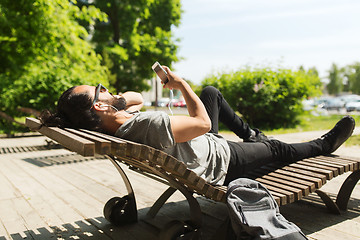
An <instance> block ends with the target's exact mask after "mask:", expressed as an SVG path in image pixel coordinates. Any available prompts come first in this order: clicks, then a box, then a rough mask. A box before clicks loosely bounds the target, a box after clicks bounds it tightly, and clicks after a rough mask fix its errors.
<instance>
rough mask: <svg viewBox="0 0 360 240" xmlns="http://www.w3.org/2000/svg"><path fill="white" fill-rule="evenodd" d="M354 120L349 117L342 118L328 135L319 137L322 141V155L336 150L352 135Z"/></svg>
mask: <svg viewBox="0 0 360 240" xmlns="http://www.w3.org/2000/svg"><path fill="white" fill-rule="evenodd" d="M354 128H355V120H354V118H352V117H350V116H345V117H343V118H342V119H341V120H340V121H338V122H337V123H336V125H335V127H333V129H331V130H330V131H329V132H328V133H326V134H324V135H322V136H321V139H322V140H323V141H324V153H325V154H329V153H332V152H334V151H335V150H336V149H338V148H339V147H340V146H341V144H343V143H344V142H345V141H346V140H347V139H348V138H349V137H350V136H351V134H352V133H353V131H354Z"/></svg>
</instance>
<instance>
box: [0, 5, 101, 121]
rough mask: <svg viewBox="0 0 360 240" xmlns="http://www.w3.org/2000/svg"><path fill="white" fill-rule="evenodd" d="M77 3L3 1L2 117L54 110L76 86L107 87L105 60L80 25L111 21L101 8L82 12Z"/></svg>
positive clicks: (0, 56)
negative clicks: (26, 109) (24, 109)
mask: <svg viewBox="0 0 360 240" xmlns="http://www.w3.org/2000/svg"><path fill="white" fill-rule="evenodd" d="M74 3H75V2H69V1H63V0H19V1H12V0H2V1H1V3H0V102H1V104H0V111H2V112H6V113H7V114H9V115H11V116H19V115H20V113H19V112H18V111H17V109H18V107H20V106H21V107H29V108H33V109H38V110H41V109H44V108H53V107H54V105H55V103H56V101H57V99H58V98H59V95H60V93H61V92H63V91H64V90H65V89H67V88H69V87H70V86H73V85H79V84H96V83H98V82H103V83H104V84H106V83H107V73H106V68H105V67H103V66H101V57H100V56H99V55H98V54H96V52H95V51H94V50H93V47H92V46H91V45H90V44H89V43H88V41H86V40H85V39H86V38H87V37H88V33H87V31H86V29H84V28H83V27H82V26H80V25H79V24H78V22H77V21H76V20H77V19H81V20H82V21H90V22H91V21H94V19H99V20H106V18H105V15H104V14H102V13H101V11H99V10H98V9H96V8H95V7H89V8H84V9H80V8H78V7H77V6H76V5H75V4H74ZM1 124H4V122H0V127H1ZM3 127H4V126H3Z"/></svg>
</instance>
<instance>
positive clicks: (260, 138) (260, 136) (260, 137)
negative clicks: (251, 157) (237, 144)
mask: <svg viewBox="0 0 360 240" xmlns="http://www.w3.org/2000/svg"><path fill="white" fill-rule="evenodd" d="M253 131H254V132H255V134H254V135H253V134H251V135H250V137H248V138H246V139H244V142H264V141H267V140H269V139H268V137H267V136H265V134H264V133H263V132H261V131H260V130H259V129H257V128H254V129H253Z"/></svg>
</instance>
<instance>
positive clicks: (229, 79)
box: [202, 68, 321, 129]
mask: <svg viewBox="0 0 360 240" xmlns="http://www.w3.org/2000/svg"><path fill="white" fill-rule="evenodd" d="M202 85H203V87H204V86H206V85H212V86H215V87H217V88H218V89H220V91H221V92H222V93H223V95H224V97H225V98H226V99H227V101H228V103H229V104H230V105H231V107H232V108H233V109H236V110H237V111H239V113H240V114H242V116H243V117H244V118H245V120H246V121H247V122H248V123H249V124H250V125H252V126H256V127H259V128H261V129H273V128H281V127H293V126H295V125H296V124H297V123H298V122H299V118H298V116H299V115H300V114H301V113H303V107H302V100H303V99H305V98H308V97H310V96H315V95H318V94H320V87H321V82H320V78H319V77H318V76H317V75H316V74H314V72H313V71H305V70H304V69H303V70H301V69H300V70H298V71H291V70H289V69H271V68H256V69H252V68H244V69H240V70H238V71H235V72H230V73H219V74H217V75H213V76H209V77H207V78H206V79H205V80H204V81H203V82H202Z"/></svg>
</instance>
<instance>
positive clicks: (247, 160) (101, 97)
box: [41, 66, 355, 185]
mask: <svg viewBox="0 0 360 240" xmlns="http://www.w3.org/2000/svg"><path fill="white" fill-rule="evenodd" d="M164 69H165V70H166V72H167V76H168V80H169V81H167V83H166V84H164V87H165V88H169V89H178V90H180V91H181V93H182V95H183V96H184V98H185V101H186V105H187V109H188V112H189V116H168V115H167V114H166V113H164V112H161V111H159V112H139V110H140V109H141V107H142V105H143V99H142V96H141V95H140V94H139V93H135V92H126V93H124V94H123V95H120V96H118V95H112V94H111V93H109V92H108V91H107V89H106V88H105V87H104V86H102V85H101V84H99V85H98V86H97V87H94V86H87V85H81V86H75V87H72V88H70V89H68V90H67V91H65V92H64V93H63V94H62V96H61V97H60V99H59V101H58V106H57V112H56V113H50V112H49V111H45V112H43V114H42V116H41V121H42V123H43V124H44V125H46V126H57V127H71V128H85V129H89V130H96V131H103V132H106V133H108V134H112V135H115V136H118V137H121V138H123V139H127V140H130V141H134V142H138V143H142V144H146V145H149V146H151V147H154V148H157V149H159V150H162V151H164V152H166V153H168V154H170V155H173V156H174V157H176V158H177V159H179V160H181V161H183V162H184V163H185V164H186V165H187V167H188V168H189V169H191V170H193V171H194V172H195V173H196V174H198V175H199V176H201V177H203V178H204V179H205V180H206V181H208V182H209V183H211V184H216V185H227V184H228V183H229V182H230V181H232V180H234V179H236V178H239V177H242V176H243V175H244V174H245V173H247V172H249V171H250V170H252V169H255V168H258V167H261V166H263V165H265V164H268V163H270V162H273V161H279V160H280V161H286V162H295V161H298V160H301V159H304V158H308V157H314V156H318V155H324V154H329V153H332V152H333V151H335V150H336V149H337V148H339V147H340V145H341V144H343V143H344V142H345V141H346V140H347V139H348V138H349V137H350V136H351V134H352V132H353V129H354V127H355V121H354V119H353V118H352V117H350V116H346V117H344V118H342V119H341V120H340V121H339V122H338V123H337V124H336V125H335V127H334V128H333V129H331V130H330V131H329V132H328V133H326V134H325V135H323V136H321V137H320V138H318V139H315V140H313V141H309V142H304V143H296V144H287V143H283V142H281V141H278V140H275V139H268V138H267V137H266V136H265V135H263V134H262V133H261V132H260V131H259V130H258V129H251V128H250V127H249V125H248V124H247V123H245V122H244V121H243V120H242V119H241V118H240V117H239V116H237V115H236V114H235V112H234V111H233V110H232V109H231V108H230V106H229V105H228V103H227V102H226V100H225V99H224V98H223V96H222V94H221V93H220V92H219V90H217V89H216V88H214V87H210V86H209V87H205V88H204V89H203V91H202V93H201V95H200V98H199V97H198V96H197V95H196V94H195V93H194V92H193V90H192V89H191V88H190V86H189V85H188V84H187V83H186V82H185V81H184V80H183V79H181V78H180V77H178V76H176V75H175V74H174V73H173V72H171V70H170V69H169V68H167V67H165V66H164ZM219 120H220V121H221V122H223V123H224V124H225V125H226V126H227V127H228V128H229V129H230V130H232V131H233V132H234V133H235V134H236V135H237V136H239V137H240V138H242V139H243V140H244V141H243V142H232V141H227V140H225V139H224V138H223V137H222V136H220V135H218V121H219Z"/></svg>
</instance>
